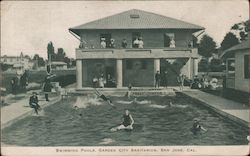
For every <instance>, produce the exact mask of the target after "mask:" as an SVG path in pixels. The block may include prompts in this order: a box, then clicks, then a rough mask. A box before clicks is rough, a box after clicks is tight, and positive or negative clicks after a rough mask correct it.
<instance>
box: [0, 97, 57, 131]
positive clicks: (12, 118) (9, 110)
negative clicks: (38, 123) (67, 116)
mask: <svg viewBox="0 0 250 156" xmlns="http://www.w3.org/2000/svg"><path fill="white" fill-rule="evenodd" d="M38 99H39V100H42V101H40V102H39V105H40V106H41V107H42V108H45V107H47V106H49V105H51V104H54V103H56V102H58V101H59V100H60V99H61V97H60V96H54V97H50V101H49V102H46V101H45V99H44V98H43V96H42V95H41V96H40V95H38ZM32 113H34V110H33V109H32V108H30V107H29V97H28V98H24V99H21V100H17V101H16V102H15V103H12V104H10V105H8V106H4V107H2V108H1V130H2V129H4V128H5V127H8V126H10V125H11V124H13V123H14V122H17V121H18V120H20V119H23V118H25V117H27V116H29V115H31V114H32Z"/></svg>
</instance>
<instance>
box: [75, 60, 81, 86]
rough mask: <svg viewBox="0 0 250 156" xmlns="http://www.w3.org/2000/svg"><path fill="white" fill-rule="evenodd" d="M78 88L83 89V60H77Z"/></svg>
mask: <svg viewBox="0 0 250 156" xmlns="http://www.w3.org/2000/svg"><path fill="white" fill-rule="evenodd" d="M76 88H77V89H81V88H82V60H76Z"/></svg>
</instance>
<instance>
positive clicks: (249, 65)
mask: <svg viewBox="0 0 250 156" xmlns="http://www.w3.org/2000/svg"><path fill="white" fill-rule="evenodd" d="M244 77H245V79H249V78H250V55H245V56H244Z"/></svg>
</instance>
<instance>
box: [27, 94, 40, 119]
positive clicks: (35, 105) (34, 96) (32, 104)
mask: <svg viewBox="0 0 250 156" xmlns="http://www.w3.org/2000/svg"><path fill="white" fill-rule="evenodd" d="M29 105H30V107H31V108H34V110H35V112H36V114H38V110H39V109H41V107H40V106H39V104H38V97H37V93H36V92H33V93H32V96H31V97H30V100H29Z"/></svg>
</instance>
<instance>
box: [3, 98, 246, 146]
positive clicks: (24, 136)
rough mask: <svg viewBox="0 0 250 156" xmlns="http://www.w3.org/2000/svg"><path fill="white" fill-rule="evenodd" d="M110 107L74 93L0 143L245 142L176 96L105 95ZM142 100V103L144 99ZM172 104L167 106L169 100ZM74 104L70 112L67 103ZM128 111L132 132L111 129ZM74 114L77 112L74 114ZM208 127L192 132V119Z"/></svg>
mask: <svg viewBox="0 0 250 156" xmlns="http://www.w3.org/2000/svg"><path fill="white" fill-rule="evenodd" d="M111 99H112V101H113V102H114V103H115V107H112V106H110V105H108V104H107V103H106V102H103V101H101V100H100V101H98V99H95V98H93V97H86V96H82V97H81V96H77V97H71V98H69V99H67V100H62V101H60V102H58V103H56V104H54V105H52V106H48V107H47V108H45V109H44V115H43V116H29V117H26V118H24V119H22V120H20V121H18V122H17V123H14V124H13V125H11V126H10V127H7V128H5V129H4V130H3V131H2V142H3V143H5V144H9V145H18V146H130V145H132V146H133V145H137V146H146V145H246V144H247V140H246V136H247V134H248V131H247V130H246V129H244V128H243V127H241V126H240V125H238V124H235V123H233V122H231V121H229V120H227V119H226V118H224V117H222V116H220V115H218V114H216V113H214V112H213V111H212V110H210V109H209V108H207V107H204V106H203V105H202V104H200V103H199V102H197V101H195V100H193V99H191V98H188V97H185V96H183V95H180V94H177V95H176V96H174V97H170V96H151V97H149V96H148V97H138V98H137V101H139V103H140V102H141V101H144V102H141V103H140V104H139V103H137V104H135V103H131V104H130V103H129V102H128V101H129V100H128V99H127V98H125V97H115V96H114V97H111ZM145 101H146V102H145ZM170 101H171V102H172V103H173V104H174V105H175V106H172V107H168V106H167V105H168V104H169V102H170ZM75 104H77V105H79V106H80V108H79V109H78V110H75V109H74V108H73V105H75ZM125 109H129V110H130V112H131V114H132V116H133V118H134V120H135V123H136V125H139V126H138V127H139V128H136V127H137V126H135V128H134V130H133V131H124V130H121V131H117V132H111V131H110V128H111V127H114V126H116V125H117V124H119V123H120V122H121V117H122V115H123V113H124V110H125ZM79 114H82V116H80V115H79ZM194 118H199V119H200V123H201V125H202V126H203V127H205V128H206V129H207V130H208V131H207V132H206V133H203V134H202V135H194V134H193V133H192V132H191V131H190V128H191V127H192V125H193V119H194Z"/></svg>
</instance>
